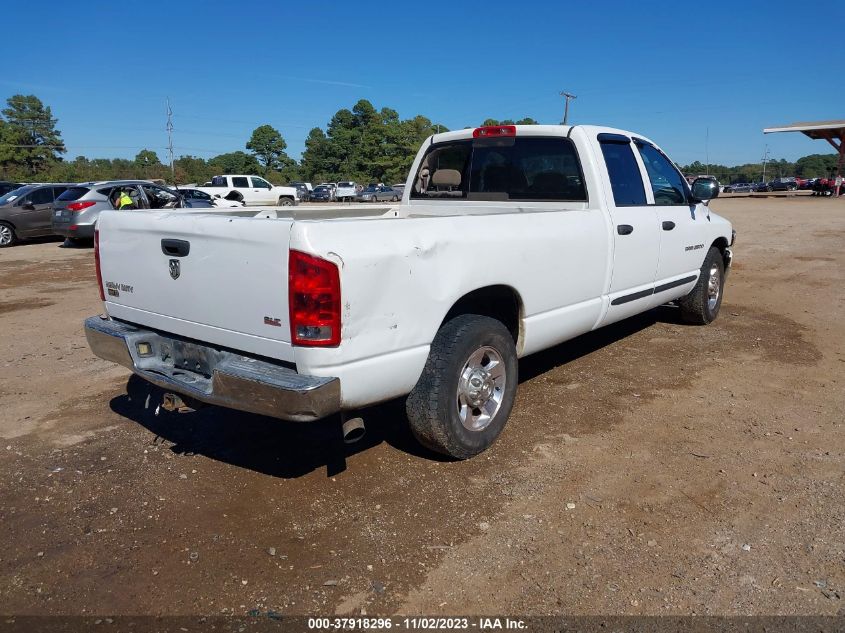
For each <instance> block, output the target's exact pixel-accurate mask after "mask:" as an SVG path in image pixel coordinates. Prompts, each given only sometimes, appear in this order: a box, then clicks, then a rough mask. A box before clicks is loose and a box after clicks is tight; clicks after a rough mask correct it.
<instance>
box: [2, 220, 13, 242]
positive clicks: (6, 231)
mask: <svg viewBox="0 0 845 633" xmlns="http://www.w3.org/2000/svg"><path fill="white" fill-rule="evenodd" d="M11 243H12V229H10V228H9V227H8V226H6V225H5V224H0V246H8V245H9V244H11Z"/></svg>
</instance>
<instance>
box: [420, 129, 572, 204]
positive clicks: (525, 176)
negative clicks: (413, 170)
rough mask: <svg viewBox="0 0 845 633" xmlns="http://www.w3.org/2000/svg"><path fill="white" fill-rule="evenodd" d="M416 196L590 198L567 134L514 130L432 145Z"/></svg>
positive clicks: (531, 199) (422, 166)
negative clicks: (522, 133)
mask: <svg viewBox="0 0 845 633" xmlns="http://www.w3.org/2000/svg"><path fill="white" fill-rule="evenodd" d="M411 198H412V199H417V200H425V199H429V200H430V199H438V198H450V199H464V200H486V201H522V202H551V201H578V202H586V200H587V191H586V188H585V186H584V176H583V173H582V170H581V163H580V161H579V158H578V153H577V151H576V149H575V146H574V144H573V143H572V141H571V140H569V139H567V138H563V137H555V136H551V137H544V136H515V137H514V136H511V137H494V138H477V139H466V140H460V141H453V142H445V143H438V144H436V145H432V146H431V147H430V148H429V150H428V151H427V152H426V154H425V156H424V157H423V160H422V161H421V163H420V167H419V169H418V170H417V174H416V177H415V179H414V186H413V188H412V190H411Z"/></svg>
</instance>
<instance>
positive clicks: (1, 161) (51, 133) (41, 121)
mask: <svg viewBox="0 0 845 633" xmlns="http://www.w3.org/2000/svg"><path fill="white" fill-rule="evenodd" d="M6 103H7V107H6V108H4V109H3V111H2V117H0V120H2V121H3V125H2V126H0V166H2V169H3V171H4V172H7V173H10V174H14V173H17V174H20V175H22V176H27V177H32V176H34V175H35V174H37V173H38V172H39V171H40V170H42V169H44V168H45V167H47V166H49V165H50V164H51V163H55V162H58V161H60V160H61V154H64V153H65V151H66V149H65V144H64V141H63V140H62V135H61V132H59V131H58V130H57V129H56V123H57V119H56V118H54V117H53V113H52V111H51V110H50V106H45V105H44V104H43V103H42V102H41V100H40V99H39V98H38V97H36V96H34V95H14V96H12V97H9V99H8V100H7V101H6Z"/></svg>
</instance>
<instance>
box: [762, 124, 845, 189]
mask: <svg viewBox="0 0 845 633" xmlns="http://www.w3.org/2000/svg"><path fill="white" fill-rule="evenodd" d="M772 132H801V133H802V134H804V135H805V136H807V137H809V138H811V139H824V140H825V141H827V142H828V143H830V144H831V145H832V146H833V149H835V150H836V152H837V153H838V154H839V161H838V164H837V167H836V175H837V176H841V175H842V165H843V162H845V119H840V120H838V121H807V122H804V123H790V124H789V125H781V126H780V127H767V128H765V129H764V130H763V134H771V133H772Z"/></svg>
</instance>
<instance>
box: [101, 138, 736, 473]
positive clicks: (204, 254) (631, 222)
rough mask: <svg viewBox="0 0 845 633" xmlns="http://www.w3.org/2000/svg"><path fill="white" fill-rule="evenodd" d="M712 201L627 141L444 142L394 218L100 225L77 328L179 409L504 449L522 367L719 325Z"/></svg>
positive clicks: (382, 211)
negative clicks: (400, 413)
mask: <svg viewBox="0 0 845 633" xmlns="http://www.w3.org/2000/svg"><path fill="white" fill-rule="evenodd" d="M717 194H718V189H717V187H716V183H715V182H714V181H713V180H711V179H699V180H696V181H695V182H693V184H692V185H691V186H690V185H688V184H687V182H686V181H685V180H684V177H683V176H682V175H681V173H680V171H679V170H678V169H677V167H676V166H675V165H674V164H673V163H672V162H671V161H670V160H669V159H668V158H667V156H666V155H665V154H664V153H663V151H662V150H661V149H660V148H659V147H658V146H657V145H655V144H654V143H653V142H652V141H650V140H649V139H647V138H645V137H644V136H642V135H639V134H632V133H630V132H625V131H622V130H616V129H609V128H602V127H591V126H582V125H576V126H571V127H569V126H556V125H529V126H509V125H502V126H495V127H481V128H477V129H474V130H473V129H468V130H461V131H455V132H445V133H442V134H436V135H434V136H431V137H430V138H428V139H427V140H426V141H425V142H424V144H423V146H422V148H421V149H420V150H419V153H418V154H417V156H416V159H415V160H414V162H413V165H412V167H411V171H410V173H409V177H408V181H407V183H406V186H405V191H404V194H403V198H402V202H401V203H400V204H396V205H392V206H391V205H384V206H376V205H374V206H370V207H367V208H363V209H359V208H350V207H322V208H319V209H304V208H297V209H290V210H287V211H285V210H282V209H267V210H261V211H260V212H258V213H256V214H255V216H254V217H237V216H231V217H229V216H226V215H222V214H221V213H219V212H218V213H216V214H214V215H212V214H208V215H206V214H189V215H187V214H179V213H167V212H153V213H119V212H110V211H106V212H104V213H103V214H102V216H101V217H100V223H99V231H98V234H97V240H96V250H95V256H96V262H97V271H98V272H97V274H98V283H99V286H100V292H101V294H102V296H103V298H104V302H105V303H104V307H105V313H106V314H104V315H102V316H99V317H92V318H89V319H88V320H87V321H86V322H85V331H86V334H87V338H88V341H89V344H90V346H91V348H92V350H93V351H94V352H95V353H96V354H97V355H98V356H100V357H102V358H105V359H108V360H111V361H114V362H116V363H120V364H121V365H124V366H126V367H128V368H129V369H131V370H132V371H134V372H135V373H136V374H138V375H139V376H141V377H143V378H144V379H146V380H147V381H149V382H150V383H153V384H154V385H157V386H158V387H160V388H163V389H164V390H165V392H166V394H167V398H169V402H170V403H171V404H172V403H173V402H197V401H198V402H202V403H211V404H217V405H223V406H226V407H231V408H235V409H241V410H245V411H251V412H255V413H260V414H264V415H270V416H275V417H278V418H282V419H286V420H296V421H309V420H316V419H319V418H323V417H325V416H329V415H332V414H336V413H338V412H340V413H341V414H342V415H341V416H340V417H341V419H344V416H348V415H350V414H351V412H354V411H356V410H358V409H359V408H361V407H364V406H367V405H371V404H374V403H377V402H381V401H385V400H389V399H393V398H397V397H402V396H407V398H406V401H405V402H406V411H407V417H408V421H409V423H410V426H411V429H412V430H413V433H414V434H415V436H416V437H417V438H418V439H419V440H420V442H421V443H422V444H424V445H426V446H428V447H430V448H432V449H434V450H435V451H440V452H442V453H445V454H448V455H451V456H454V457H457V458H467V457H470V456H472V455H475V454H477V453H479V452H481V451H483V450H484V449H485V448H487V447H488V446H490V444H491V443H492V442H493V441H494V440H495V439H496V437H497V436H498V435H499V434H500V432H501V431H502V428H503V426H504V425H505V422H506V420H507V419H508V416H509V415H510V413H511V408H512V407H513V404H514V396H515V393H516V389H517V359H518V358H520V357H523V356H526V355H528V354H533V353H534V352H537V351H540V350H543V349H546V348H549V347H552V346H554V345H557V344H559V343H561V342H563V341H566V340H568V339H571V338H573V337H576V336H578V335H580V334H584V333H586V332H589V331H591V330H594V329H596V328H599V327H602V326H604V325H607V324H609V323H613V322H615V321H619V320H620V319H624V318H626V317H629V316H631V315H634V314H637V313H639V312H643V311H645V310H649V309H651V308H654V307H656V306H658V305H661V304H665V303H669V302H673V301H674V302H677V305H678V306H679V311H680V315H681V317H682V318H683V319H684V320H685V321H687V322H689V323H695V324H707V323H710V322H711V321H712V320H713V319H715V318H716V315H717V314H718V313H719V307H720V305H721V302H722V297H723V293H724V283H725V277H726V272H727V270H728V268H729V267H730V264H731V257H732V255H731V246H732V244H733V240H734V234H733V231H732V228H731V224H730V223H729V222H728V221H727V220H725V219H724V218H721V217H719V216H718V215H716V214H715V213H713V212H711V211H710V209H709V207H708V201H709V199H710V198H712V197H715V196H716V195H717ZM689 334H690V336H694V331H693V330H690V333H689ZM182 398H184V400H182ZM354 420H355V421H356V422H357V420H358V418H354ZM349 421H351V420H347V423H348V422H349Z"/></svg>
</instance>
